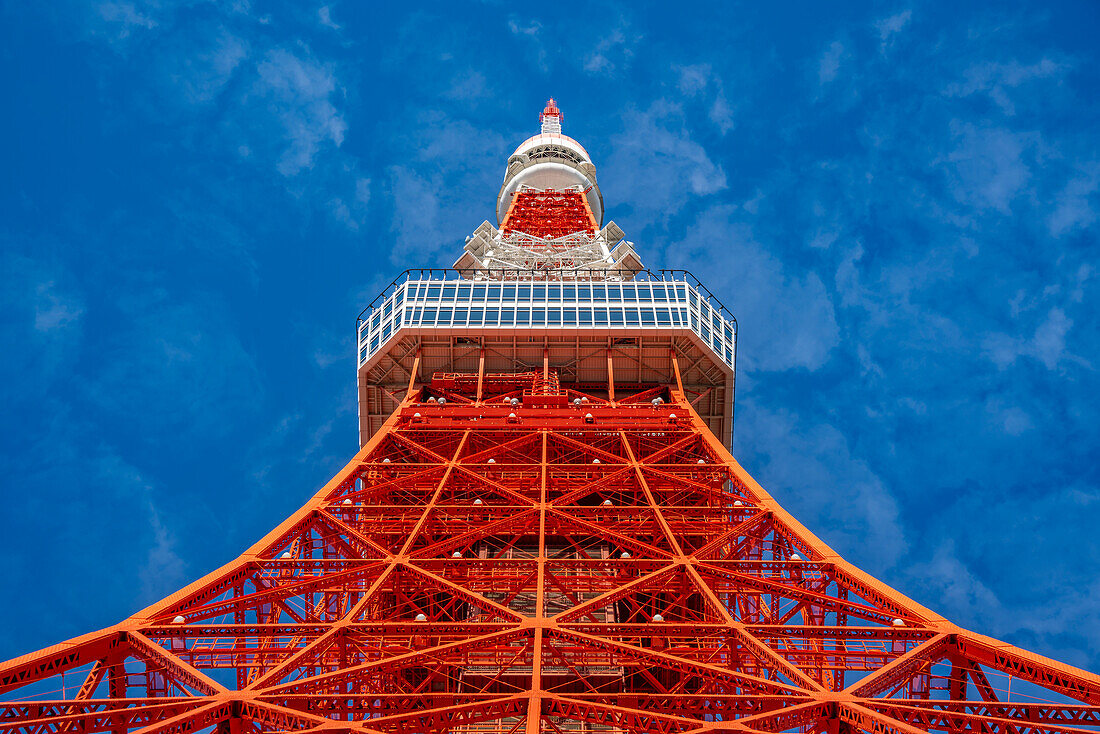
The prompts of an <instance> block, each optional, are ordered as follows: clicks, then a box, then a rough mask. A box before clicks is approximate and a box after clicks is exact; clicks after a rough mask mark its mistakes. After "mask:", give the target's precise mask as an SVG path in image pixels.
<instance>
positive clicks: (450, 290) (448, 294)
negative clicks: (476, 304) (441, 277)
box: [443, 285, 456, 301]
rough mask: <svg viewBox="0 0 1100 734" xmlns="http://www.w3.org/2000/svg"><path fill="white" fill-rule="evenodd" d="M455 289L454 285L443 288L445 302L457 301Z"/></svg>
mask: <svg viewBox="0 0 1100 734" xmlns="http://www.w3.org/2000/svg"><path fill="white" fill-rule="evenodd" d="M455 290H456V289H455V287H454V286H453V285H445V286H443V300H444V301H453V300H454V299H455Z"/></svg>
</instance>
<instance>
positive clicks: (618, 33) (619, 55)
mask: <svg viewBox="0 0 1100 734" xmlns="http://www.w3.org/2000/svg"><path fill="white" fill-rule="evenodd" d="M639 40H641V39H640V37H638V36H635V35H633V34H632V33H631V31H630V26H629V24H628V23H627V22H626V21H625V19H620V21H619V24H618V25H617V26H616V27H614V28H612V29H611V31H610V32H609V33H607V34H606V35H604V36H602V37H601V38H600V40H599V41H597V42H596V46H595V48H594V49H593V50H592V51H591V52H589V53H588V54H587V55H586V56H585V58H584V70H585V71H587V72H589V73H590V74H611V73H613V72H615V71H617V70H620V69H624V68H626V67H628V66H629V65H630V62H631V60H632V59H633V57H634V46H635V44H637V43H638V41H639Z"/></svg>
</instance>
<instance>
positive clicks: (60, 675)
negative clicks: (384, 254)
mask: <svg viewBox="0 0 1100 734" xmlns="http://www.w3.org/2000/svg"><path fill="white" fill-rule="evenodd" d="M542 276H543V277H547V274H546V273H543V274H542ZM551 277H552V275H551ZM676 287H679V285H677V286H676ZM417 292H418V291H417ZM638 292H639V291H635V292H633V293H634V296H637V293H638ZM648 292H649V293H650V295H651V296H653V294H654V293H655V291H653V290H650V291H648ZM668 292H669V293H675V291H674V289H673V290H670V291H668ZM684 292H685V294H687V291H686V290H685V291H684ZM441 293H442V290H441ZM561 293H563V294H567V293H568V291H561ZM574 295H575V296H576V294H574ZM441 297H442V296H441ZM563 297H564V296H563ZM576 297H577V298H579V297H580V296H576ZM654 298H655V297H654ZM689 300H690V299H689ZM578 308H583V306H580V307H578ZM686 308H687V307H685V309H686ZM383 313H385V311H384V310H383ZM390 317H391V318H393V316H392V314H391V316H390ZM367 323H368V324H369V322H367ZM409 323H411V326H406V325H405V322H402V325H401V327H400V329H397V330H396V331H394V332H393V334H392V335H387V338H388V339H389V341H388V342H385V343H386V344H388V345H389V346H387V347H385V348H382V347H378V348H376V349H375V351H374V352H370V354H371V355H372V356H371V357H370V358H369V359H368V358H361V360H360V361H361V366H360V369H361V374H374V373H372V372H371V370H372V369H375V368H378V367H379V365H381V367H384V368H385V369H387V370H388V371H389V372H393V371H395V370H396V371H401V373H402V374H403V375H404V376H405V377H406V378H407V379H406V381H405V382H404V383H403V384H402V387H401V389H400V390H398V391H396V395H393V396H392V398H393V400H394V401H395V402H396V407H395V409H394V410H393V411H392V413H391V414H390V415H389V416H388V418H386V419H385V421H384V423H382V425H381V427H380V428H379V429H378V430H376V431H375V432H374V433H373V435H371V436H370V437H369V439H367V440H366V441H365V443H364V444H363V446H362V448H361V450H360V451H359V452H358V453H357V454H356V456H355V457H354V458H353V459H352V460H351V461H350V462H349V463H348V464H347V466H345V467H344V469H342V470H341V471H340V472H339V473H338V474H337V475H336V476H335V477H333V478H332V479H331V480H330V481H329V482H328V484H326V485H325V486H324V487H323V488H322V489H321V490H320V491H318V492H317V493H316V494H315V495H314V496H313V497H312V499H310V500H309V501H308V502H307V503H306V504H305V506H304V507H302V508H301V509H300V510H299V511H298V512H296V513H295V514H294V515H292V516H291V517H289V518H288V519H287V520H286V521H285V522H283V523H282V524H281V525H280V526H278V527H277V528H275V529H274V530H273V531H271V532H270V533H269V534H268V535H267V536H266V537H265V538H263V539H262V540H261V541H259V542H258V543H256V544H255V545H254V546H253V547H251V548H250V549H248V550H247V551H246V552H245V553H243V554H242V555H241V556H240V557H239V558H238V559H236V560H235V561H233V562H231V563H229V564H227V565H226V566H224V567H222V568H220V569H218V570H216V571H214V572H213V573H210V574H208V575H207V576H205V577H204V578H202V579H200V580H199V581H197V582H195V583H194V584H192V585H190V586H188V587H187V588H185V589H182V590H181V591H179V592H177V593H175V594H173V595H171V596H170V597H168V598H166V599H164V600H162V601H160V602H158V603H156V604H154V605H152V606H150V607H149V608H147V609H145V610H143V611H141V612H139V613H138V614H136V615H134V616H133V617H131V618H129V619H127V620H125V621H124V622H122V623H120V624H118V625H116V626H114V627H110V628H108V629H105V630H101V631H98V632H94V633H91V634H88V635H85V636H83V637H79V638H76V639H73V640H69V641H67V642H64V643H61V644H58V645H55V646H53V647H49V648H46V649H44V650H40V651H38V652H35V653H32V654H29V655H25V656H23V657H21V658H17V659H15V660H12V661H9V662H7V663H4V664H3V665H0V696H2V701H0V727H2V728H3V730H5V731H23V732H99V731H103V732H133V731H138V732H142V733H143V734H151V733H152V732H190V731H199V730H215V729H216V730H218V731H224V732H247V731H264V732H267V731H311V730H332V731H355V732H386V733H395V732H441V731H460V732H525V733H527V734H535V733H537V732H562V733H564V732H621V733H625V732H631V733H634V732H660V733H662V734H663V733H666V732H709V731H739V732H776V731H813V732H830V733H832V734H839V732H855V731H863V732H873V733H880V732H897V733H902V732H905V733H911V732H919V731H943V732H952V733H954V732H1005V733H1006V734H1030V733H1031V732H1089V731H1092V732H1095V731H1097V730H1098V729H1100V677H1098V676H1096V675H1093V674H1091V673H1087V672H1085V671H1082V670H1078V669H1075V668H1072V667H1070V666H1067V665H1063V664H1060V663H1058V662H1055V661H1052V660H1049V659H1046V658H1043V657H1041V656H1038V655H1035V654H1032V653H1029V652H1026V651H1024V650H1020V649H1018V648H1015V647H1012V646H1011V645H1007V644H1005V643H1003V642H999V641H997V640H994V639H991V638H989V637H985V636H983V635H980V634H976V633H973V632H970V631H967V630H964V629H961V628H959V627H957V626H955V625H953V624H952V623H951V622H949V621H948V620H946V619H944V618H943V617H941V616H939V615H937V614H935V613H934V612H931V611H929V610H928V609H925V608H924V607H922V606H921V605H919V604H917V603H916V602H914V601H912V600H910V599H908V598H906V597H905V596H903V595H902V594H900V593H898V592H897V591H895V590H893V589H891V588H890V587H889V586H887V585H886V584H884V583H882V582H880V581H878V580H876V579H874V578H872V577H871V576H869V575H868V574H866V573H864V572H863V571H861V570H859V569H858V568H856V567H854V566H853V565H851V564H850V563H848V562H847V561H845V560H844V559H843V558H841V557H840V556H839V555H837V554H836V553H835V552H834V551H833V550H832V549H831V548H829V547H828V546H827V545H826V544H825V543H823V542H822V541H821V540H819V539H818V538H817V537H815V536H814V535H813V534H812V533H811V532H810V531H809V530H807V529H806V528H804V527H803V526H802V525H801V524H799V523H798V522H797V521H796V520H795V519H794V518H792V517H791V516H790V515H789V514H788V513H787V512H786V511H784V510H783V508H782V507H780V506H779V504H778V503H777V502H776V501H775V500H774V499H773V498H772V497H771V496H770V495H768V493H767V492H765V491H764V490H763V489H762V488H761V487H760V485H759V484H757V483H756V482H755V481H754V480H753V479H752V477H751V476H749V474H748V473H747V472H746V471H745V470H744V469H743V468H742V467H741V466H740V465H739V464H738V463H737V461H736V460H735V459H734V458H733V456H732V455H731V454H730V452H729V450H728V449H727V447H726V444H725V442H724V441H723V440H721V439H720V438H718V437H717V436H716V435H715V432H714V430H713V428H714V425H713V421H708V420H705V419H704V417H703V416H702V415H701V414H700V412H698V411H697V409H696V406H697V405H698V404H699V401H700V400H701V399H702V398H703V396H704V395H706V394H708V393H709V392H710V391H713V390H714V389H716V388H715V387H713V386H712V387H709V388H705V390H706V392H704V391H703V389H701V388H699V386H698V383H699V381H700V380H702V379H704V377H705V376H706V375H707V374H709V373H707V372H706V370H705V369H702V368H701V367H700V363H701V362H703V361H704V357H705V356H706V354H705V353H704V352H702V351H696V352H694V353H692V352H690V349H691V348H692V345H695V347H696V348H697V347H698V344H697V342H696V341H693V340H695V338H696V337H695V336H682V335H681V336H675V337H672V338H670V339H669V341H668V348H667V350H666V351H665V352H664V353H663V355H662V356H663V359H664V360H665V362H662V363H661V364H660V365H656V366H654V364H653V363H656V362H657V361H658V360H656V359H655V358H654V357H652V356H649V357H646V359H644V360H641V359H634V360H633V362H632V361H631V358H630V357H629V354H628V352H629V349H630V348H636V349H637V350H638V352H637V353H639V354H640V353H642V352H643V351H644V350H650V351H649V352H647V354H650V355H652V354H655V352H653V350H654V349H656V348H657V347H655V346H653V345H654V344H656V343H658V342H656V341H653V340H654V339H658V340H659V337H660V334H658V335H649V336H648V337H647V336H644V335H641V336H637V337H625V336H622V333H628V331H629V330H628V328H627V327H625V326H624V327H623V331H622V333H619V332H616V333H615V334H612V335H611V336H607V335H606V334H604V332H601V331H599V330H598V329H596V332H595V333H597V336H598V337H600V338H605V337H606V338H605V342H606V341H608V340H610V341H609V344H610V345H609V346H605V348H603V349H601V350H599V351H598V354H596V357H595V359H596V361H597V362H599V363H601V364H602V366H603V368H604V377H603V379H602V380H595V379H589V378H590V376H591V375H590V373H591V370H592V369H593V368H592V363H591V359H590V358H591V357H592V354H587V357H586V358H589V359H588V361H587V362H586V361H585V359H581V358H579V357H578V358H575V359H567V358H565V357H562V356H560V354H558V352H555V351H554V350H555V348H557V347H555V345H556V344H558V342H557V341H555V337H554V336H553V335H554V334H556V333H557V332H555V331H550V332H549V335H546V334H544V335H543V337H542V342H541V343H540V344H538V345H537V346H538V350H539V351H541V364H538V361H539V360H537V359H528V360H527V361H526V362H525V363H524V366H523V367H522V368H519V367H517V364H518V362H517V360H518V357H517V355H522V354H527V352H522V351H515V352H511V353H509V354H507V355H505V357H507V359H505V360H504V361H507V362H510V363H511V364H512V365H513V369H511V370H510V371H495V370H490V369H488V368H487V364H489V365H491V364H493V363H494V362H493V360H494V359H495V358H494V356H493V355H494V354H496V355H497V357H496V358H498V361H499V360H500V359H504V358H503V357H501V356H500V354H499V353H500V350H501V349H503V346H501V345H502V344H504V343H505V341H504V340H503V339H498V340H497V341H493V340H492V339H491V338H490V337H488V336H487V337H486V339H485V340H482V341H480V342H477V343H475V344H474V345H473V349H472V354H473V355H474V356H473V359H474V360H475V363H476V369H473V370H470V371H434V370H433V371H432V372H431V373H429V375H428V376H422V375H424V369H423V368H424V365H425V364H427V363H428V362H430V361H431V359H433V357H432V356H431V355H432V354H433V352H432V349H433V346H432V345H433V342H432V336H431V333H432V332H431V331H430V330H429V329H427V328H426V327H424V326H423V324H422V322H418V321H415V320H413V321H411V322H409ZM371 328H372V327H369V326H368V328H366V329H365V330H366V331H367V332H371ZM378 328H379V329H381V330H383V331H384V326H382V325H381V324H380V325H379V326H378ZM401 329H406V330H411V331H408V333H406V332H403V331H401ZM360 331H361V333H362V332H363V331H364V329H363V328H361V330H360ZM542 331H544V332H546V331H547V329H542ZM515 332H516V329H509V330H508V333H509V334H510V335H511V336H510V337H509V338H510V339H512V343H513V348H514V349H516V350H520V346H516V345H517V344H518V339H519V337H517V336H516V333H515ZM371 333H372V332H371ZM693 333H694V332H693ZM410 334H411V338H413V343H414V344H415V345H417V346H416V348H415V349H414V350H413V351H412V353H413V355H414V356H413V357H412V363H411V364H406V363H405V362H404V361H403V359H404V352H401V353H398V351H399V350H401V349H403V347H401V344H403V343H404V341H403V340H404V339H406V338H410ZM453 338H459V337H453ZM461 338H466V337H461ZM585 338H588V337H585ZM647 338H648V339H650V341H646V339H647ZM578 339H580V338H578ZM628 339H636V343H632V344H625V343H624V342H625V341H627V340H628ZM596 341H598V339H597V340H596ZM463 343H465V342H463ZM525 343H526V344H528V345H530V344H531V343H533V342H530V341H529V342H525ZM577 343H578V345H579V344H581V340H578V342H577ZM585 343H587V342H585ZM593 343H596V342H593ZM709 344H711V347H710V348H713V344H714V343H713V342H709ZM454 345H455V343H452V347H454ZM559 347H560V345H559ZM523 348H527V347H523ZM361 349H362V347H361ZM364 353H365V352H364ZM577 354H581V347H580V346H578V347H577ZM624 355H626V356H624ZM686 357H691V358H692V363H691V364H687V363H683V362H684V360H685V358H686ZM449 359H450V362H449V363H459V362H461V361H462V360H463V359H465V357H464V356H462V354H459V355H457V356H451V357H450V358H449ZM386 360H389V361H386ZM666 363H667V365H668V368H669V372H668V373H667V374H666V375H665V377H663V378H659V376H660V374H661V369H662V365H663V364H666ZM715 364H718V362H715ZM402 366H404V367H402ZM402 370H403V371H402ZM616 373H618V376H616ZM639 375H641V376H650V377H652V378H653V379H647V380H639V379H637V377H638V376H639ZM714 384H715V385H717V384H718V383H714ZM387 394H389V393H387ZM838 492H842V490H838Z"/></svg>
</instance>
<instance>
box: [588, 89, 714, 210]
mask: <svg viewBox="0 0 1100 734" xmlns="http://www.w3.org/2000/svg"><path fill="white" fill-rule="evenodd" d="M611 146H612V147H611V155H609V156H608V160H607V164H606V165H605V166H603V169H602V170H604V171H607V172H608V173H610V174H611V175H614V176H616V177H617V178H619V179H622V180H624V181H626V182H629V185H626V186H624V187H623V188H622V190H621V191H620V192H619V193H620V195H625V201H624V203H627V204H629V205H630V206H632V207H633V209H634V215H633V218H634V220H635V222H641V223H648V222H652V221H655V220H657V219H662V218H667V217H669V216H671V215H673V214H675V213H676V212H678V211H679V210H680V208H681V207H683V206H684V205H685V204H686V203H687V202H688V200H689V198H690V197H692V196H706V195H709V194H713V193H715V192H717V191H721V190H722V189H724V188H726V174H725V171H723V170H722V167H721V166H719V165H716V164H715V163H714V162H713V161H711V159H710V157H709V156H708V155H707V152H706V150H705V149H704V148H703V146H701V145H699V144H698V143H696V142H695V141H694V140H692V139H691V137H690V135H689V133H688V131H687V129H686V128H685V127H684V124H683V112H682V110H681V109H680V108H679V107H678V106H676V105H673V104H670V103H669V102H667V101H665V100H658V101H656V102H654V103H653V104H652V105H650V107H649V109H648V110H646V111H645V112H639V111H637V110H628V111H627V112H626V113H624V115H623V130H622V132H620V133H618V134H616V135H613V136H612V137H611ZM605 175H606V174H605ZM638 181H645V185H644V186H639V185H636V183H637V182H638ZM606 193H607V192H606V190H605V195H606Z"/></svg>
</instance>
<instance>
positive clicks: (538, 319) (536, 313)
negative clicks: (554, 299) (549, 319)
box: [531, 307, 546, 326]
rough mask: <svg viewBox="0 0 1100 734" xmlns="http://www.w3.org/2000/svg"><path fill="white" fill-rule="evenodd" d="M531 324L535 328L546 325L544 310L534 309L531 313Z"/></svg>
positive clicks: (540, 308)
mask: <svg viewBox="0 0 1100 734" xmlns="http://www.w3.org/2000/svg"><path fill="white" fill-rule="evenodd" d="M531 323H532V324H534V325H535V326H542V325H543V324H545V323H546V309H545V308H542V307H538V308H534V309H532V311H531Z"/></svg>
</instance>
